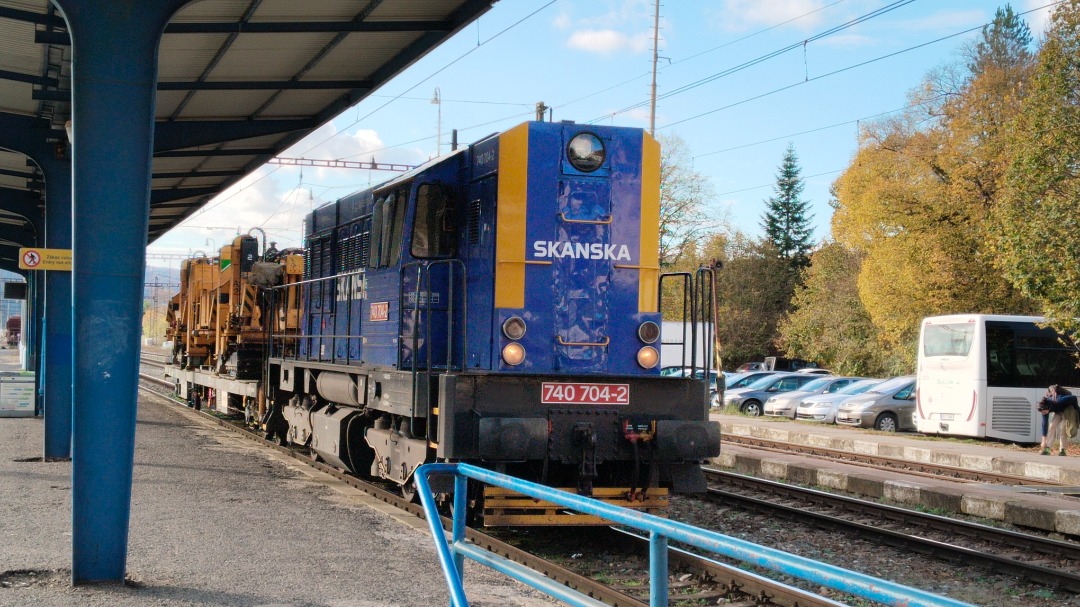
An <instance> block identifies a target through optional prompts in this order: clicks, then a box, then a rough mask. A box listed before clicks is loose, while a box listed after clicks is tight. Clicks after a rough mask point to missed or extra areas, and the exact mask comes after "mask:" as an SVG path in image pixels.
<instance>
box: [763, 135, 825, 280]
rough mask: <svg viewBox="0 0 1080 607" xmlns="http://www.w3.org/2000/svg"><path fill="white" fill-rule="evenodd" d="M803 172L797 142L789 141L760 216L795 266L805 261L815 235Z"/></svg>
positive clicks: (771, 239)
mask: <svg viewBox="0 0 1080 607" xmlns="http://www.w3.org/2000/svg"><path fill="white" fill-rule="evenodd" d="M801 172H802V169H801V168H800V167H799V157H798V155H796V154H795V146H793V145H791V144H790V143H789V144H788V147H787V150H786V151H785V152H784V159H783V161H782V162H781V164H780V170H779V173H777V175H776V185H775V186H774V194H773V195H772V196H770V197H769V198H768V199H767V200H766V201H765V213H764V214H763V215H762V217H761V227H762V229H764V230H765V238H766V239H768V241H769V242H770V243H772V246H773V247H775V248H776V250H777V252H778V253H779V255H780V256H781V257H782V258H784V259H786V260H787V261H788V262H789V263H790V264H791V266H792V267H793V268H795V269H798V268H801V267H804V266H805V265H806V263H807V259H808V258H807V255H808V253H809V251H810V247H811V244H812V243H811V237H812V235H813V228H812V227H811V225H810V220H811V219H813V216H812V215H809V209H810V201H808V200H804V199H803V198H802V192H803V188H805V187H806V184H805V183H803V180H802V177H800V176H799V174H800V173H801Z"/></svg>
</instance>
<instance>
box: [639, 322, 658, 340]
mask: <svg viewBox="0 0 1080 607" xmlns="http://www.w3.org/2000/svg"><path fill="white" fill-rule="evenodd" d="M637 336H638V339H640V340H641V341H643V342H645V343H647V344H651V343H653V342H655V341H656V340H658V339H660V327H658V326H657V325H656V323H654V322H653V321H651V320H646V321H645V322H643V323H641V325H640V326H639V327H638V328H637Z"/></svg>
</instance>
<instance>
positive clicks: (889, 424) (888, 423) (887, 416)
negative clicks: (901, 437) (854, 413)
mask: <svg viewBox="0 0 1080 607" xmlns="http://www.w3.org/2000/svg"><path fill="white" fill-rule="evenodd" d="M874 428H876V429H878V430H881V431H882V432H896V416H895V415H893V414H892V413H882V414H881V415H880V416H879V417H878V418H877V421H875V422H874Z"/></svg>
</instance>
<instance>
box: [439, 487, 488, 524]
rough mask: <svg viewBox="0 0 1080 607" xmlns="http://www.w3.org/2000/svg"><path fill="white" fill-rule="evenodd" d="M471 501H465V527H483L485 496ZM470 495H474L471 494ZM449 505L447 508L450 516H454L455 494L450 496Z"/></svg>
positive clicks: (481, 495)
mask: <svg viewBox="0 0 1080 607" xmlns="http://www.w3.org/2000/svg"><path fill="white" fill-rule="evenodd" d="M482 491H483V489H482V488H481V494H480V495H479V496H478V497H476V498H474V499H470V500H466V501H465V525H466V526H468V527H482V526H483V525H484V496H483V493H482ZM470 495H473V493H471V492H470ZM447 502H448V505H447V507H446V509H447V511H449V513H450V516H451V517H452V516H454V494H452V493H451V494H450V496H449V498H448V499H447Z"/></svg>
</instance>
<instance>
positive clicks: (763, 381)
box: [744, 375, 780, 390]
mask: <svg viewBox="0 0 1080 607" xmlns="http://www.w3.org/2000/svg"><path fill="white" fill-rule="evenodd" d="M778 379H780V378H779V377H777V376H776V375H766V376H765V377H760V378H758V379H755V380H754V381H752V382H750V383H748V384H746V386H744V387H746V388H749V389H751V390H764V389H765V388H768V387H769V386H771V385H772V383H773V382H774V381H776V380H778Z"/></svg>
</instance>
